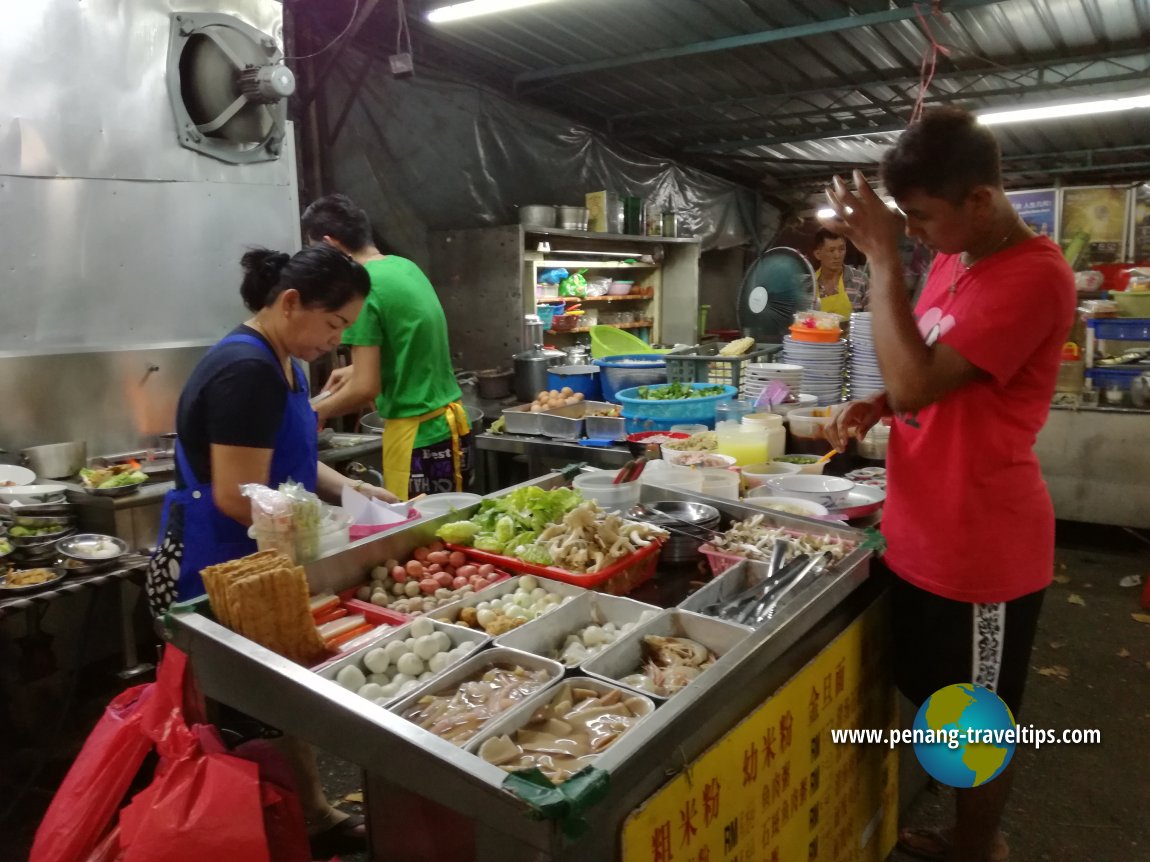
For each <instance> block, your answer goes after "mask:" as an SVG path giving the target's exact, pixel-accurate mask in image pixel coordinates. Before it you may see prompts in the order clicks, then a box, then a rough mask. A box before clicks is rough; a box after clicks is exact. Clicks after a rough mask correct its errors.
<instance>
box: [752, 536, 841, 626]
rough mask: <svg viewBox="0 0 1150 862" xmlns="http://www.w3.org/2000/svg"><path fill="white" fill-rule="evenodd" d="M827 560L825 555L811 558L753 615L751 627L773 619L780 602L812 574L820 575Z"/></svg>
mask: <svg viewBox="0 0 1150 862" xmlns="http://www.w3.org/2000/svg"><path fill="white" fill-rule="evenodd" d="M828 559H829V557H828V556H827V554H826V553H821V554H816V555H815V556H813V557H811V559H810V560H809V561H808V562H807V564H806V565H805V566H803V568H802V570H801V571H800V572H799V573H798V574H797V575H795V576H794V577H793V578H792V579H791V580H790V582H789V583H788V584H786V585H785V586H783V587H782V588H781V589H779V590H778V591H776V592H775V594H774V596H773V598H772V600H771V602H770V603H769V604H765V605H764V606H763V607H762V609H761V610H759V611H758V612H757V613H756V614H755V616H754V618H753V619H752V621H751V625H754V626H759V625H762V624H763V623H765V622H767V621H768V620H771V619H773V618H774V616H775V612H776V611H778V609H779V604H780V603H781V602H782V600H783V599H785V598H786V597H787V595H788V594H789V593H790V592H791V591H792V590H794V589H795V588H796V587H798V585H799V584H801V583H802V582H803V581H804V580H806V578H808V577H810V576H811V575H812V574H814V575H817V574H819V573H821V572H822V571H823V569H824V568H825V567H826V563H827V560H828ZM765 601H766V597H764V602H765Z"/></svg>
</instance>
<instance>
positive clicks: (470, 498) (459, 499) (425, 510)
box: [411, 493, 483, 518]
mask: <svg viewBox="0 0 1150 862" xmlns="http://www.w3.org/2000/svg"><path fill="white" fill-rule="evenodd" d="M482 499H483V498H482V497H481V496H479V495H478V494H464V493H458V494H457V493H448V494H428V495H427V496H426V497H424V498H423V499H422V500H416V501H415V502H414V503H412V504H411V508H413V509H415V511H417V512H419V514H420V515H422V516H423V517H424V518H438V517H439V516H440V515H446V514H447V513H448V512H450V511H451V510H452V509H456V510H459V509H466V508H468V507H469V506H474V505H475V504H476V503H478V502H479V501H481V500H482Z"/></svg>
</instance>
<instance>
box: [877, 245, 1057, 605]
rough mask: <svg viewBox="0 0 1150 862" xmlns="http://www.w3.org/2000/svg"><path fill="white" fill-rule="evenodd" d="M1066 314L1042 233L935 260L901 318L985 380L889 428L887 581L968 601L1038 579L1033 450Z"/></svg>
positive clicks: (1039, 489) (1044, 535) (1041, 524)
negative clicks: (909, 316)
mask: <svg viewBox="0 0 1150 862" xmlns="http://www.w3.org/2000/svg"><path fill="white" fill-rule="evenodd" d="M956 277H957V281H956V282H955V289H954V291H953V292H951V290H950V287H951V283H952V282H954V281H955V279H956ZM1074 305H1075V288H1074V276H1073V274H1072V273H1071V271H1070V268H1069V267H1068V266H1067V265H1066V262H1065V260H1064V259H1063V257H1062V253H1061V252H1060V251H1059V249H1058V246H1056V245H1055V244H1054V243H1053V242H1051V241H1050V240H1049V239H1046V238H1044V237H1036V238H1034V239H1030V240H1028V241H1026V242H1023V243H1020V244H1018V245H1016V246H1012V247H1010V248H1008V249H1005V250H1004V251H1001V252H999V253H998V254H995V255H992V256H991V257H988V258H985V259H984V260H981V261H979V262H978V263H976V264H975V265H974V267H972V268H971V269H970V270H969V271H968V270H966V269H965V267H963V265H962V263H961V262H960V260H959V258H958V256H957V255H939V256H937V257H936V258H935V261H934V264H933V265H932V266H931V270H930V275H929V277H928V278H927V283H926V287H925V288H924V290H923V292H922V297H921V298H920V299H919V302H918V307H917V308H916V309H915V316H916V317H917V318H918V327H919V330H920V331H921V332H922V335H923V338H924V339H926V342H927V344H934V343H935V342H942V343H944V344H947V345H949V346H950V347H952V348H954V349H955V350H957V351H958V352H959V353H960V354H962V356H963V357H964V358H966V359H967V360H968V361H969V362H971V363H972V364H973V365H976V366H978V368H980V369H982V370H983V371H984V372H986V374H987V377H986V378H985V379H981V380H978V381H976V382H974V383H968V384H967V385H965V386H963V387H961V388H960V389H957V390H955V391H954V392H951V393H950V394H948V395H947V396H946V397H944V398H943V399H942V400H941V401H938V402H937V403H935V404H932V405H930V406H929V407H927V408H925V409H923V410H920V411H919V412H918V413H917V415H911V414H907V415H904V416H899V417H897V418H896V420H895V423H894V428H893V429H892V433H891V439H890V447H889V450H888V452H887V470H888V476H887V480H888V481H887V495H888V496H887V502H886V507H885V511H884V514H883V522H882V531H883V534H884V535H885V537H886V541H887V553H886V556H885V558H884V561H885V562H886V564H887V565H888V566H889V567H890V568H891V570H892V571H894V573H895V574H897V575H898V576H899V577H901V578H903V579H904V580H906V581H909V582H910V583H912V584H914V585H915V586H917V587H919V588H921V589H924V590H928V591H929V592H932V593H935V594H936V595H939V596H943V597H944V598H948V599H954V600H956V601H963V602H974V603H979V604H989V603H993V602H1005V601H1010V600H1011V599H1016V598H1018V597H1019V596H1024V595H1026V594H1028V593H1032V592H1034V591H1036V590H1040V589H1042V588H1043V587H1046V586H1048V585H1049V584H1050V581H1051V578H1052V575H1053V572H1054V509H1053V506H1052V505H1051V502H1050V495H1049V494H1048V493H1047V490H1046V483H1045V482H1044V481H1043V479H1042V473H1041V471H1040V469H1039V465H1038V458H1037V457H1035V455H1034V451H1033V449H1034V442H1035V438H1036V437H1037V436H1038V432H1039V431H1040V430H1041V429H1042V426H1043V424H1044V423H1045V422H1046V417H1047V414H1048V413H1049V411H1050V399H1051V397H1052V395H1053V394H1054V384H1055V378H1056V377H1057V375H1058V365H1059V362H1060V360H1061V348H1062V345H1063V343H1064V342H1065V340H1066V338H1067V335H1068V334H1069V332H1070V327H1071V325H1072V324H1073V319H1074Z"/></svg>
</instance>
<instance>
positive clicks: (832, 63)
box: [325, 0, 1150, 186]
mask: <svg viewBox="0 0 1150 862" xmlns="http://www.w3.org/2000/svg"><path fill="white" fill-rule="evenodd" d="M345 2H346V3H347V5H348V6H349V8H350V0H345ZM444 2H446V0H444ZM437 5H443V4H442V3H440V2H438V0H429V2H427V3H426V4H425V7H424V8H428V7H432V6H437ZM325 14H327V15H329V16H334V15H335V13H334V12H328V13H325ZM388 16H392V17H391V18H390V19H389V17H388ZM411 20H412V29H413V31H414V33H415V37H416V61H417V63H419V62H420V61H421V59H426V58H431V62H433V63H436V64H437V65H442V66H445V67H448V68H451V67H456V68H464V69H466V70H467V72H468V73H469V74H479V75H481V76H482V77H483V78H484V79H485V81H486V82H487V83H490V84H493V85H495V86H497V87H501V88H504V89H508V90H511V91H514V92H515V93H516V94H517V95H518V96H519V97H520V98H522V99H524V100H526V101H529V102H531V103H534V104H538V105H541V106H545V107H548V108H550V109H552V110H555V111H557V112H559V113H561V114H564V115H567V116H569V117H571V118H572V119H575V120H578V121H581V122H585V123H588V124H591V125H592V126H595V127H598V128H601V129H603V130H605V131H608V132H609V133H611V134H612V135H614V136H616V137H618V138H621V139H624V140H627V141H629V142H631V143H633V144H634V145H636V146H638V147H640V148H643V149H648V150H652V151H656V152H660V153H664V154H669V155H674V156H676V157H678V158H681V159H683V160H684V161H688V162H690V163H693V164H696V165H700V166H703V167H707V168H710V169H712V170H718V171H721V172H723V173H725V174H727V175H738V176H740V177H742V178H744V179H747V180H752V179H761V180H763V181H764V182H765V183H767V184H768V185H772V186H788V185H794V184H796V183H801V182H806V181H811V182H814V181H821V178H825V176H826V174H827V172H828V171H829V170H833V169H835V168H836V166H837V167H842V166H848V165H850V164H856V163H861V164H866V163H873V162H875V161H877V159H878V157H879V156H880V154H881V152H882V149H883V147H884V146H885V145H886V144H888V143H889V141H890V140H891V135H890V133H893V132H896V131H897V130H899V129H901V128H902V127H904V126H905V124H906V121H907V119H908V117H909V116H910V114H911V111H912V109H913V106H914V104H915V101H916V98H917V95H918V84H919V79H920V68H921V64H922V62H923V57H924V55H925V54H926V53H927V52H928V51H929V49H930V45H931V39H932V38H933V39H934V40H935V41H936V42H937V43H939V44H940V45H941V46H943V53H942V54H941V55H940V56H939V57H938V65H937V70H936V75H935V78H934V80H933V82H932V84H931V86H930V89H929V90H928V93H927V99H926V101H927V103H928V104H931V103H939V102H947V103H955V104H959V105H962V106H963V107H966V108H969V109H972V110H979V109H988V108H1004V107H1013V106H1019V105H1023V104H1025V105H1030V106H1032V105H1035V104H1041V103H1045V102H1059V101H1072V100H1078V99H1088V98H1097V97H1099V96H1101V95H1111V94H1114V93H1137V92H1146V91H1150V3H1148V2H1147V0H941V2H935V3H933V5H932V4H931V3H925V2H924V3H921V4H919V5H918V6H915V5H913V4H911V3H909V2H906V0H897V2H895V3H891V2H888V0H856V1H855V2H844V0H553V2H550V3H546V4H543V5H539V6H535V7H528V8H525V9H521V10H517V11H515V12H510V13H505V14H502V15H493V16H487V17H484V18H476V19H472V20H471V21H466V22H457V23H455V24H452V25H443V26H434V25H431V24H428V23H426V22H425V21H423V20H422V19H421V18H419V19H417V16H416V14H415V13H414V12H413V13H412V15H411ZM389 21H390V23H389ZM371 24H372V27H371V28H370V29H371V31H372V32H374V33H389V34H390V33H393V32H394V10H393V9H392V8H391V6H390V4H387V3H380V6H379V8H378V10H377V11H376V13H375V18H374V19H373V21H372V22H371ZM376 25H379V26H376ZM367 30H368V28H364V31H362V32H361V34H360V36H359V38H360V40H361V41H363V40H370V41H374V42H376V47H377V50H378V49H379V48H380V47H389V46H388V45H387V39H383V38H379V37H378V36H376V37H374V38H372V37H370V36H368V35H367V32H366V31H367ZM388 53H390V51H388ZM999 132H1000V139H1001V141H1002V146H1003V152H1004V156H1006V158H1007V164H1008V169H1009V170H1010V171H1011V172H1012V173H1011V174H1010V178H1011V179H1012V180H1015V181H1017V182H1023V183H1026V184H1034V183H1035V182H1038V183H1048V182H1052V181H1053V180H1054V179H1055V178H1056V177H1062V178H1064V179H1066V180H1067V181H1075V182H1086V181H1099V180H1103V179H1105V180H1118V179H1123V178H1132V177H1136V176H1137V177H1143V176H1146V175H1150V134H1147V133H1148V132H1150V112H1148V111H1141V112H1130V113H1124V114H1114V115H1108V116H1096V117H1091V118H1078V119H1073V120H1057V121H1046V122H1043V123H1032V124H1030V125H1028V126H1025V127H1019V126H1004V127H1000V128H999ZM859 133H867V136H866V137H857V136H856V137H844V136H851V135H858V134H859ZM828 163H834V164H828Z"/></svg>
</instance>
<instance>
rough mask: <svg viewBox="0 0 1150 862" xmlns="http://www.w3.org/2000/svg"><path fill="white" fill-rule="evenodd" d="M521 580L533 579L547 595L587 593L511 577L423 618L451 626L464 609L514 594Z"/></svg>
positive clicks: (549, 582)
mask: <svg viewBox="0 0 1150 862" xmlns="http://www.w3.org/2000/svg"><path fill="white" fill-rule="evenodd" d="M522 578H535V580H537V581H538V582H539V586H540V587H542V588H543V589H545V590H546V591H547V592H549V593H555V594H556V595H559V596H579V595H582V594H583V593H585V592H587V590H585V589H583V588H582V587H577V586H575V585H574V584H565V583H563V582H562V581H553V580H551V579H550V578H542V577H540V576H539V575H512V576H511V577H510V578H508V579H507V580H505V581H499V583H496V584H492V585H491V586H489V587H484V588H483V589H482V590H480V591H479V592H477V593H471V594H469V595H468V596H467V597H466V598H461V599H459V600H458V601H454V602H452V603H451V604H449V605H444V606H443V607H442V608H439V609H437V610H434V611H432V612H431V613H430V614H424V616H426V617H429V618H431V619H432V620H436V621H438V622H441V623H448V624H453V623H455V621H456V620H458V619H459V613H460V611H462V610H463V609H464V608H473V607H475V606H476V605H478V604H479V603H480V602H489V601H491V600H492V599H496V598H501V597H502V596H505V595H507V594H508V593H513V592H515V590H516V589H518V587H519V581H520V580H521V579H522ZM563 607H564V605H559V607H557V608H555V609H554V610H551V611H548V612H547V613H545V614H543V616H541V617H536V618H535V619H543V618H544V617H547V618H548V619H550V618H551V614H553V613H555V612H556V611H558V610H561V609H562V608H563ZM532 622H535V620H531V621H529V622H527V623H524V624H523V625H524V626H526V625H530V624H531V623H532ZM459 628H466V626H459ZM519 628H523V626H519Z"/></svg>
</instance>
